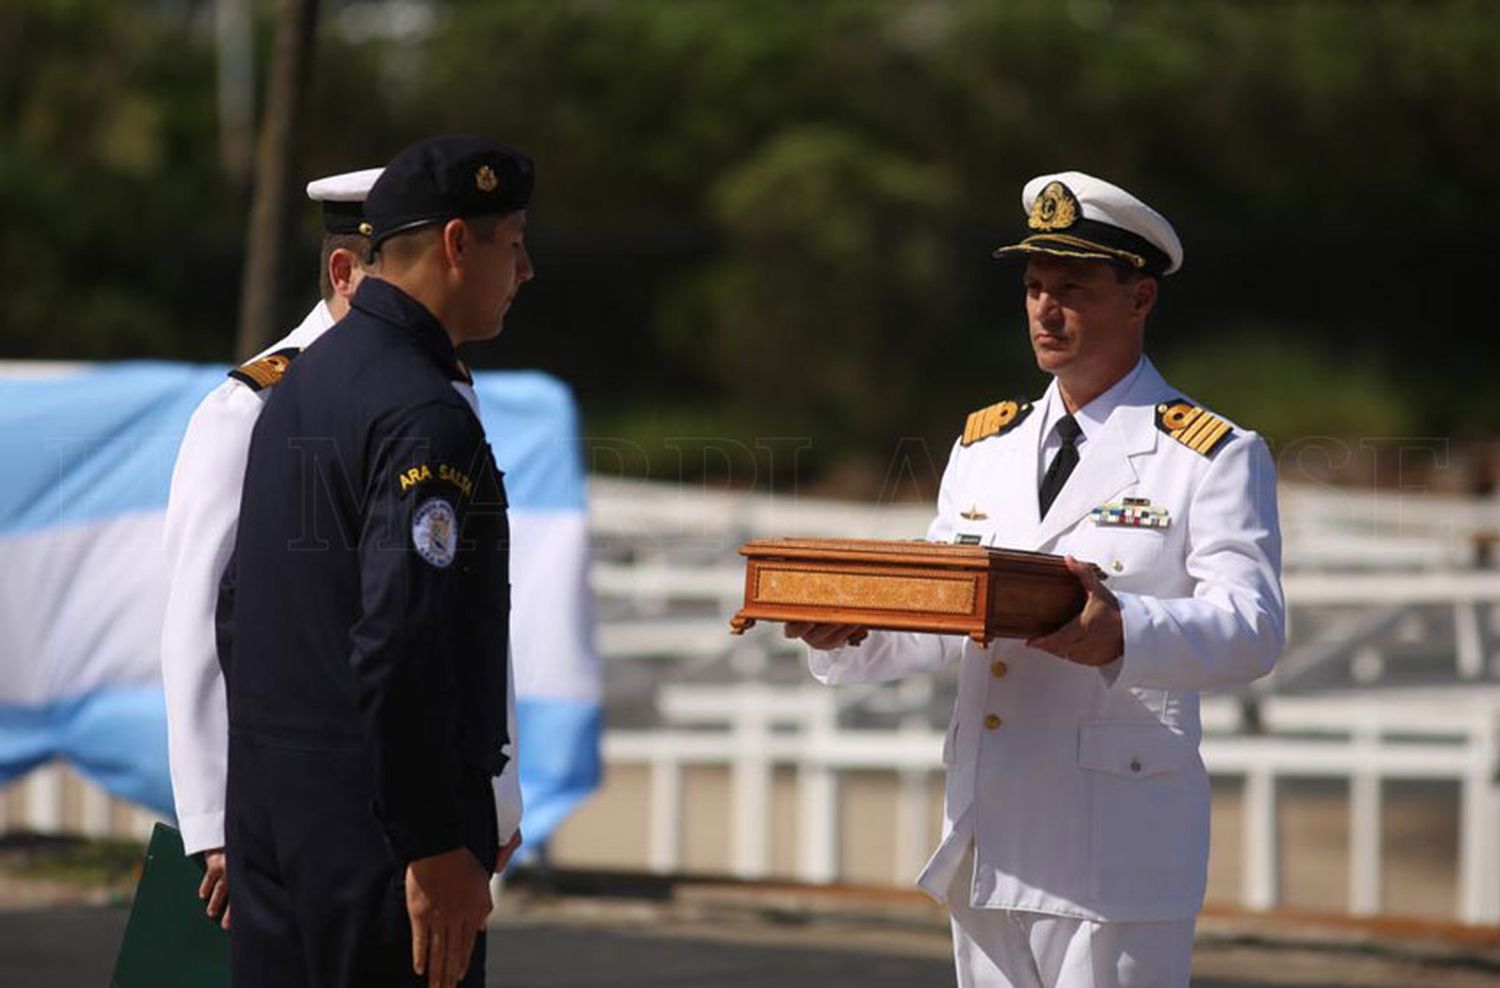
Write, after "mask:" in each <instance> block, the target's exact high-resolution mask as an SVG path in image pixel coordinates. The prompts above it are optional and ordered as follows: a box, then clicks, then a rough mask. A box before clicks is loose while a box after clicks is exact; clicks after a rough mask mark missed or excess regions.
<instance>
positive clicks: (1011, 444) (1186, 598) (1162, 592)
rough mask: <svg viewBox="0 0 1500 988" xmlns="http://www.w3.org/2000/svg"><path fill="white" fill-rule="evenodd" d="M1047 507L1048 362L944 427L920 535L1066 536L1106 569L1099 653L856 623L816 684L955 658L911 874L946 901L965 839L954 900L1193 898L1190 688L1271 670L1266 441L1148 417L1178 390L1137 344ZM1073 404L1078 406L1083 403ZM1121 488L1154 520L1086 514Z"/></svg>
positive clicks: (1057, 541)
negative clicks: (1112, 657)
mask: <svg viewBox="0 0 1500 988" xmlns="http://www.w3.org/2000/svg"><path fill="white" fill-rule="evenodd" d="M1122 383H1123V384H1124V387H1123V388H1122V390H1121V392H1120V393H1117V394H1116V395H1114V396H1113V399H1114V401H1115V402H1117V403H1116V404H1115V405H1114V407H1113V408H1112V409H1111V410H1109V411H1108V415H1107V418H1104V420H1103V421H1102V423H1101V424H1098V425H1096V426H1095V427H1094V429H1093V434H1091V435H1090V434H1089V433H1088V430H1087V426H1086V431H1085V435H1086V436H1087V441H1086V442H1085V443H1084V444H1082V445H1081V446H1080V448H1079V452H1080V459H1079V463H1078V465H1077V467H1076V468H1075V469H1074V471H1073V473H1072V476H1071V477H1070V478H1069V479H1068V481H1067V483H1066V485H1065V486H1064V487H1063V489H1062V491H1061V493H1060V494H1059V495H1058V497H1057V500H1056V501H1055V502H1054V503H1053V505H1052V507H1051V509H1050V510H1049V511H1048V513H1047V516H1046V518H1045V519H1044V520H1043V519H1039V517H1038V515H1039V508H1038V503H1037V487H1038V478H1039V476H1040V474H1039V462H1040V460H1039V452H1040V450H1041V449H1042V443H1043V435H1042V428H1043V423H1044V422H1048V421H1055V420H1056V418H1058V417H1060V415H1061V412H1060V411H1059V412H1058V413H1056V414H1051V415H1049V410H1050V409H1051V408H1052V407H1053V405H1054V404H1055V405H1057V406H1058V407H1059V408H1060V406H1061V398H1060V396H1059V395H1058V393H1057V385H1056V383H1055V382H1054V383H1053V384H1052V386H1051V387H1049V388H1048V391H1047V393H1046V395H1045V396H1044V397H1043V398H1042V399H1041V400H1039V401H1038V402H1036V403H1035V405H1034V406H1032V407H1030V409H1029V411H1028V414H1026V416H1025V417H1024V418H1021V419H1019V420H1018V421H1017V422H1016V424H1015V425H1014V426H1013V427H1012V428H1010V429H1009V430H1008V431H1005V432H1002V433H1000V434H998V435H994V436H992V437H991V438H988V439H982V440H980V441H977V442H973V443H971V444H970V445H963V443H962V441H960V442H959V443H956V444H955V445H954V448H953V453H952V456H951V458H950V460H949V462H948V467H947V471H946V472H945V474H944V476H943V481H942V487H941V491H940V493H939V495H938V512H937V517H936V518H935V519H934V520H933V522H932V526H931V528H930V529H929V531H928V536H927V537H928V539H929V540H931V541H934V542H953V541H955V540H956V538H957V536H959V535H960V534H964V535H979V536H980V538H981V541H982V542H983V543H984V544H986V545H995V546H1002V547H1007V548H1014V549H1028V550H1037V551H1042V552H1049V553H1056V554H1059V555H1061V554H1068V555H1072V556H1074V557H1076V558H1078V559H1080V560H1083V561H1088V562H1093V563H1096V564H1098V566H1099V567H1100V568H1101V569H1102V570H1103V571H1104V572H1105V573H1106V574H1108V580H1107V581H1106V584H1105V585H1106V586H1107V587H1109V588H1110V589H1111V590H1112V591H1113V592H1114V593H1115V595H1116V596H1117V597H1118V598H1119V600H1120V605H1121V617H1122V619H1123V623H1124V639H1125V647H1124V653H1123V655H1122V657H1121V659H1120V660H1118V661H1117V662H1116V663H1113V664H1112V665H1111V666H1108V667H1105V668H1104V669H1095V668H1090V667H1086V666H1081V665H1077V664H1075V663H1071V662H1068V661H1066V660H1064V659H1061V658H1058V657H1057V656H1054V655H1051V654H1048V653H1046V652H1042V651H1039V650H1036V649H1029V648H1027V647H1026V646H1025V645H1024V644H1023V643H1022V642H1021V641H1019V640H1014V639H999V640H997V641H995V642H992V643H991V644H990V646H989V647H981V646H979V645H977V644H975V643H974V642H972V641H971V640H969V639H967V638H958V637H953V636H942V635H927V634H913V633H901V632H872V633H871V634H870V636H869V637H868V638H867V639H866V640H865V641H864V642H863V643H862V644H860V645H857V646H845V647H842V648H838V649H834V650H831V651H826V652H820V651H813V652H812V653H811V656H810V659H809V664H810V666H811V670H812V672H813V674H814V676H816V677H817V678H818V679H819V680H820V681H822V682H824V683H830V684H837V683H852V682H880V681H885V680H890V679H895V678H897V677H900V676H905V675H909V674H911V673H919V672H928V671H931V670H933V669H936V668H938V667H939V666H941V665H942V664H943V663H945V662H947V661H950V660H958V661H959V663H960V668H959V689H958V699H957V702H956V704H955V707H954V711H953V720H952V724H951V726H950V727H949V729H948V735H947V739H946V743H945V745H944V751H943V761H944V765H945V767H946V769H947V785H946V791H945V811H944V825H943V840H942V842H941V844H940V846H939V847H938V849H937V851H936V853H935V854H934V855H933V857H932V859H931V861H930V862H929V863H928V865H927V867H926V868H925V869H924V870H923V873H922V875H921V876H920V878H919V879H918V884H919V885H921V887H922V888H923V889H925V890H926V891H927V892H928V893H929V894H931V895H932V896H933V897H934V898H937V899H938V900H939V901H943V900H944V899H945V897H946V895H947V892H948V889H949V886H950V885H951V884H952V882H953V880H954V878H955V873H956V871H957V869H958V867H959V862H960V861H961V860H962V858H963V857H964V853H965V852H966V851H967V850H968V848H969V846H970V845H971V844H972V845H973V846H974V850H975V854H974V861H975V864H974V872H973V879H972V886H971V888H970V904H971V905H973V906H975V907H978V908H994V909H1014V910H1027V911H1035V912H1042V913H1051V914H1054V915H1060V916H1071V917H1076V918H1080V919H1087V920H1093V921H1104V922H1108V921H1157V920H1172V919H1182V918H1191V917H1193V916H1194V915H1196V913H1197V912H1198V910H1199V908H1200V907H1201V905H1202V902H1203V892H1204V885H1205V882H1206V875H1207V859H1208V816H1209V791H1208V777H1207V773H1206V772H1205V770H1204V767H1203V762H1202V760H1201V758H1200V757H1199V754H1198V742H1199V740H1200V738H1201V735H1202V729H1201V726H1200V722H1199V716H1198V691H1199V690H1203V689H1211V688H1219V687H1228V686H1236V685H1239V684H1243V683H1248V682H1250V681H1251V680H1254V679H1256V678H1258V677H1260V676H1263V675H1265V674H1266V673H1267V672H1268V671H1270V669H1271V667H1272V665H1273V664H1274V663H1275V661H1276V659H1277V657H1278V656H1279V654H1280V652H1281V648H1282V644H1283V641H1284V636H1285V603H1284V600H1283V597H1282V591H1281V583H1280V570H1281V537H1280V529H1279V525H1278V521H1277V510H1276V479H1275V469H1274V466H1273V464H1272V461H1271V457H1270V453H1269V451H1268V449H1267V447H1266V444H1265V443H1264V441H1263V440H1261V438H1260V437H1259V436H1257V435H1256V434H1254V433H1253V432H1245V431H1241V430H1239V429H1234V431H1233V432H1232V434H1231V435H1230V436H1229V437H1228V438H1227V439H1226V440H1224V441H1222V442H1221V443H1220V445H1219V446H1218V447H1217V448H1216V449H1214V450H1213V452H1212V453H1211V455H1204V454H1202V453H1199V452H1196V451H1194V449H1192V448H1190V447H1189V446H1188V445H1185V444H1184V443H1183V442H1179V441H1178V440H1177V439H1175V438H1173V436H1171V435H1169V434H1168V433H1167V432H1165V431H1164V430H1163V429H1162V428H1160V427H1158V424H1157V412H1158V406H1161V405H1163V404H1164V403H1169V402H1173V401H1174V400H1187V399H1182V398H1181V392H1179V391H1177V390H1175V389H1173V388H1172V387H1170V386H1169V385H1168V384H1167V382H1166V381H1164V380H1163V379H1162V377H1161V375H1160V374H1159V373H1158V372H1157V371H1156V369H1155V367H1153V366H1152V365H1151V363H1150V361H1149V360H1146V359H1145V358H1142V361H1141V363H1140V364H1139V365H1138V366H1137V368H1136V369H1135V371H1133V372H1132V374H1131V375H1129V376H1128V379H1127V380H1126V381H1125V382H1122ZM1089 410H1090V409H1089V408H1088V407H1085V408H1084V409H1080V413H1079V414H1080V416H1085V415H1086V414H1087V412H1088V411H1089ZM1125 497H1132V498H1147V499H1149V501H1150V504H1151V506H1152V507H1154V508H1164V509H1166V511H1167V517H1168V524H1167V525H1166V526H1165V527H1129V526H1125V525H1118V524H1116V525H1111V524H1101V523H1100V522H1099V521H1097V520H1095V519H1094V518H1092V517H1091V514H1090V513H1091V510H1092V509H1093V508H1095V507H1098V506H1102V505H1104V504H1106V503H1111V502H1115V503H1117V502H1120V501H1121V499H1123V498H1125Z"/></svg>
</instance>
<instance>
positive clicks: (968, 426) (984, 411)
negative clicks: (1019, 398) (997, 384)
mask: <svg viewBox="0 0 1500 988" xmlns="http://www.w3.org/2000/svg"><path fill="white" fill-rule="evenodd" d="M1030 413H1031V402H1029V401H1026V402H1019V403H1018V402H1014V401H997V402H996V403H995V404H993V405H989V406H987V407H985V408H981V409H980V410H979V411H977V412H973V413H971V414H970V415H969V419H968V421H967V422H965V423H964V437H963V445H965V446H972V445H973V444H974V443H977V442H979V440H981V439H988V438H990V437H991V436H998V435H1001V434H1003V433H1006V432H1009V431H1010V430H1011V429H1014V428H1015V427H1016V426H1018V425H1020V424H1021V421H1022V420H1023V419H1024V418H1026V416H1027V415H1029V414H1030Z"/></svg>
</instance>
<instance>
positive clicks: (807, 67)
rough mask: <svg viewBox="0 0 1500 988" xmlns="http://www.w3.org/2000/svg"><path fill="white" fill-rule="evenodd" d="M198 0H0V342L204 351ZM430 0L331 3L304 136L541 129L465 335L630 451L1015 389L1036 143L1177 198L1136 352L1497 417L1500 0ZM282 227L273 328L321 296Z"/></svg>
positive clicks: (215, 230) (847, 441)
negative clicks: (530, 195) (1177, 244)
mask: <svg viewBox="0 0 1500 988" xmlns="http://www.w3.org/2000/svg"><path fill="white" fill-rule="evenodd" d="M209 8H210V5H208V4H205V3H188V2H179V3H158V4H148V5H139V4H134V3H127V2H125V0H118V2H111V0H11V2H10V3H8V4H7V5H6V6H5V7H4V9H3V10H0V210H3V217H4V218H3V220H0V263H3V264H4V270H5V272H6V274H7V280H6V288H5V291H4V292H3V293H0V355H4V356H7V357H95V358H110V357H121V356H143V355H152V356H162V357H174V358H183V357H185V358H192V359H224V358H226V357H227V355H228V353H229V351H230V347H231V341H232V335H233V333H232V331H233V326H232V325H231V322H232V320H233V318H234V313H235V311H236V304H235V303H236V300H235V298H234V293H235V292H236V291H237V290H238V288H237V286H238V278H239V271H238V265H239V263H240V251H241V241H242V237H243V224H244V219H245V217H244V212H245V208H246V200H245V198H244V190H243V189H239V188H235V187H234V186H233V184H232V183H231V182H229V180H228V179H226V178H225V177H223V176H222V175H221V174H220V172H219V170H218V168H219V166H218V163H217V153H216V146H215V141H216V129H215V128H216V121H215V119H214V112H215V111H214V105H215V104H214V93H213V86H214V52H213V48H212V37H211V33H210V32H209V31H208V29H207V27H206V26H205V24H206V22H207V21H208V20H209V17H208V14H209V13H211V11H210V9H209ZM267 9H268V7H264V6H263V7H262V13H264V12H265V10H267ZM431 10H432V11H433V12H434V14H435V16H434V17H433V19H432V20H431V22H430V25H429V26H428V27H427V28H425V29H422V30H418V31H416V32H415V33H409V34H406V35H400V34H397V35H394V36H393V35H391V34H390V33H388V32H387V33H381V32H379V31H363V30H361V31H352V30H349V27H350V25H351V23H353V24H356V25H358V24H360V23H361V22H362V20H363V19H368V20H369V21H370V22H372V23H373V22H375V21H376V20H377V19H378V17H377V15H379V11H380V5H378V4H363V5H356V4H340V3H336V2H331V0H325V10H324V19H323V27H322V34H321V37H320V41H319V54H318V61H317V65H316V68H315V72H314V90H313V92H312V93H311V94H310V96H311V99H310V102H309V110H308V119H309V120H310V121H311V122H312V126H311V128H310V130H309V132H308V133H307V134H306V135H305V140H304V149H303V153H302V158H301V163H300V168H299V171H300V173H301V174H303V175H306V176H308V177H313V176H315V175H317V174H322V173H326V172H329V171H335V170H343V169H346V168H356V167H363V166H366V165H369V164H374V163H378V162H380V161H381V160H384V159H385V158H387V157H389V156H390V154H392V153H393V152H394V151H396V150H397V149H399V148H400V147H401V146H402V145H403V144H404V143H406V142H407V141H409V140H412V139H415V138H417V137H419V136H423V135H425V134H429V133H433V132H438V131H444V130H464V131H473V132H482V133H486V134H492V135H495V136H498V137H500V138H501V139H503V140H507V141H509V142H511V143H514V144H516V145H517V146H519V147H522V148H525V149H526V150H528V151H529V152H531V153H532V154H533V155H534V156H535V157H536V159H537V162H538V168H539V174H540V181H539V189H538V197H537V201H536V204H535V208H534V210H533V238H532V239H533V245H534V252H535V254H536V260H537V265H538V269H539V272H540V276H539V278H538V280H537V281H536V282H535V283H534V284H533V285H531V286H529V287H528V289H527V291H526V292H525V293H523V295H522V297H521V299H520V302H519V303H518V306H517V308H516V310H515V311H514V312H513V314H512V317H511V319H510V320H509V326H508V328H507V332H506V335H505V337H504V338H503V339H502V340H501V341H500V342H498V343H496V344H490V345H486V346H485V347H483V348H481V349H480V350H479V352H478V353H476V355H475V356H476V363H478V364H479V365H481V366H485V365H491V366H494V365H499V364H505V365H511V366H518V365H526V366H542V367H545V368H546V369H549V370H552V371H554V372H556V373H558V374H560V375H562V376H563V377H565V378H567V379H569V380H570V381H572V382H573V383H574V384H575V386H576V387H577V388H578V391H579V394H580V397H581V399H582V401H583V403H584V407H585V411H586V413H587V414H588V424H589V428H590V430H591V431H593V432H595V433H596V434H611V435H621V436H629V437H631V438H634V439H636V440H638V441H642V442H643V445H647V446H648V458H649V456H650V454H649V443H647V442H645V441H646V440H649V439H651V438H653V437H655V438H658V439H659V438H661V437H662V436H666V435H677V436H682V435H696V436H700V437H702V436H717V435H726V436H731V437H736V438H738V439H742V440H744V441H745V442H746V443H747V445H753V443H752V442H751V440H752V439H753V437H754V436H757V435H781V436H786V435H805V436H809V437H812V438H813V439H814V440H815V445H814V447H813V448H812V449H811V450H809V451H808V454H807V455H806V456H805V457H804V462H805V464H806V465H808V466H809V467H811V468H813V469H817V468H819V467H820V466H821V467H827V466H829V465H830V464H831V463H832V462H834V461H836V460H845V459H849V458H856V459H857V458H858V456H859V455H863V456H864V457H865V458H866V459H868V460H869V461H870V462H872V463H874V464H877V465H878V464H879V463H880V462H881V457H882V456H888V455H889V450H890V448H891V444H892V443H893V441H894V439H895V438H896V437H898V436H923V437H927V438H928V439H929V440H930V441H931V443H932V446H933V448H934V449H937V450H942V449H946V446H947V443H948V442H949V440H950V437H951V435H952V434H953V433H954V432H955V431H956V430H957V429H958V427H959V424H960V423H961V422H962V420H963V415H964V414H965V413H966V412H967V411H968V410H970V409H971V408H973V407H977V406H978V405H980V404H983V403H986V402H988V401H991V400H994V399H995V398H996V397H1000V396H1004V395H1008V394H1034V393H1036V392H1038V391H1039V390H1040V388H1041V387H1042V385H1043V383H1044V382H1043V380H1042V379H1041V378H1040V376H1039V375H1038V374H1037V372H1036V370H1035V367H1034V365H1033V364H1032V362H1031V359H1030V355H1029V349H1028V347H1027V345H1026V342H1025V339H1024V334H1023V329H1024V327H1023V321H1022V315H1021V305H1020V293H1019V278H1018V276H1017V275H1016V273H1015V272H1014V271H1013V270H1011V269H1006V268H999V267H997V266H996V265H995V264H994V263H993V262H992V261H991V260H990V259H989V251H990V250H991V249H992V248H993V247H994V246H995V245H996V244H998V243H1000V242H1001V241H1003V240H1006V239H1007V238H1009V237H1011V236H1013V235H1014V234H1016V233H1017V232H1018V231H1019V229H1020V228H1021V224H1022V221H1023V218H1022V216H1021V213H1020V207H1019V191H1020V186H1021V184H1022V183H1023V182H1024V181H1025V180H1026V178H1028V177H1030V176H1031V175H1033V174H1037V173H1039V172H1042V171H1050V170H1060V169H1065V168H1078V169H1082V170H1085V171H1091V172H1094V173H1096V174H1100V175H1103V176H1105V177H1108V178H1110V179H1112V180H1114V181H1116V182H1118V183H1120V184H1122V185H1124V186H1126V187H1127V188H1130V189H1132V190H1133V191H1137V192H1138V193H1139V194H1140V195H1141V196H1142V197H1143V198H1145V199H1147V200H1148V201H1150V202H1152V203H1153V204H1154V205H1156V206H1158V207H1159V208H1160V209H1162V210H1163V212H1165V213H1166V214H1167V215H1169V216H1170V217H1171V218H1172V219H1173V221H1174V223H1175V224H1176V225H1177V227H1178V229H1179V231H1180V232H1181V233H1182V236H1183V240H1184V242H1185V244H1186V246H1187V263H1186V264H1185V266H1184V269H1183V272H1182V273H1181V274H1180V275H1177V276H1174V277H1173V278H1172V279H1170V280H1169V281H1168V282H1167V283H1166V285H1165V291H1164V296H1163V303H1162V306H1161V308H1160V310H1159V313H1158V316H1157V317H1156V318H1155V319H1154V321H1153V326H1152V327H1151V330H1150V347H1151V350H1152V352H1153V354H1154V355H1156V356H1157V357H1158V358H1159V360H1158V362H1159V363H1160V364H1162V365H1163V367H1164V368H1166V369H1168V370H1169V371H1174V372H1175V373H1176V374H1177V377H1178V379H1179V383H1180V384H1181V385H1182V386H1183V387H1184V388H1186V389H1188V390H1189V391H1190V392H1191V393H1192V394H1194V395H1196V396H1197V397H1198V398H1200V399H1202V400H1204V401H1206V402H1209V403H1211V404H1213V405H1214V406H1215V407H1216V409H1218V410H1220V411H1222V412H1223V413H1224V414H1226V415H1229V416H1230V417H1233V418H1236V419H1240V420H1243V421H1244V422H1245V423H1246V424H1249V425H1253V426H1256V427H1259V428H1261V429H1262V430H1263V431H1265V432H1267V433H1268V434H1270V435H1272V436H1273V437H1275V438H1278V439H1290V438H1293V437H1295V436H1297V435H1300V434H1305V433H1319V434H1336V435H1349V436H1354V435H1371V434H1374V435H1385V436H1389V435H1397V434H1404V433H1408V432H1410V433H1420V434H1424V435H1457V436H1465V435H1468V436H1475V435H1483V434H1486V433H1491V432H1493V431H1494V430H1495V429H1497V428H1500V389H1495V388H1493V387H1491V386H1490V384H1489V376H1490V368H1492V367H1494V366H1496V364H1497V358H1500V341H1497V340H1496V338H1495V336H1494V334H1492V333H1490V332H1489V330H1490V328H1491V325H1490V324H1491V316H1490V315H1489V312H1488V308H1487V306H1486V305H1485V303H1484V298H1485V297H1486V296H1487V289H1485V287H1484V286H1486V285H1488V284H1489V283H1490V282H1491V280H1492V278H1493V274H1492V272H1493V269H1494V268H1495V267H1496V262H1497V261H1500V252H1497V250H1496V248H1495V247H1494V235H1493V233H1492V230H1493V228H1494V227H1495V226H1496V224H1497V220H1500V169H1496V167H1495V162H1496V161H1500V44H1497V43H1496V41H1497V39H1500V6H1497V5H1494V4H1491V3H1487V2H1484V0H1441V2H1430V3H1421V4H1417V3H1407V2H1400V0H1384V2H1380V0H1285V2H1280V3H1275V4H1266V3H1257V2H1249V0H1246V2H1228V0H1206V2H1201V3H1193V4H1183V3H1175V2H1166V0H1158V2H1149V0H1140V2H1132V3H1122V2H1111V0H1068V2H1050V0H1012V2H998V0H997V2H981V0H900V2H896V0H887V2H881V0H821V2H819V0H754V2H747V0H508V2H494V3H483V4H479V3H457V2H453V3H434V4H432V5H431ZM262 47H263V46H262ZM305 224H306V226H305V229H306V234H307V236H306V237H305V238H304V239H305V242H304V243H301V244H299V245H298V251H299V254H298V260H297V262H296V268H295V270H294V271H293V272H292V274H293V275H294V276H295V282H294V284H293V285H292V286H291V289H290V291H289V294H288V297H287V298H286V299H283V300H281V305H282V310H283V312H284V314H285V319H286V321H287V323H288V325H290V324H291V322H292V321H293V320H294V319H295V318H296V317H297V316H299V315H300V313H301V312H302V311H303V309H304V308H305V306H306V305H307V304H308V303H309V302H310V301H311V299H312V297H313V293H314V291H315V288H314V284H315V279H314V275H315V272H314V270H313V265H312V261H313V253H312V249H313V234H314V232H315V229H316V227H315V218H314V216H313V215H312V212H311V210H306V211H305ZM939 459H940V457H939ZM877 469H878V466H877ZM876 479H877V480H878V478H876Z"/></svg>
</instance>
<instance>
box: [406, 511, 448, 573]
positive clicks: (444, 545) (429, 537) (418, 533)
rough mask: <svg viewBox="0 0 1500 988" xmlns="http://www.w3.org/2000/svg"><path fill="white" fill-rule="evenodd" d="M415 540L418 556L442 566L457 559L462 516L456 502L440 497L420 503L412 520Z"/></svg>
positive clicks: (441, 567) (413, 538) (413, 540)
mask: <svg viewBox="0 0 1500 988" xmlns="http://www.w3.org/2000/svg"><path fill="white" fill-rule="evenodd" d="M411 542H412V545H413V546H415V547H416V550H417V555H419V556H421V557H422V558H423V559H425V560H427V561H428V562H429V563H431V564H432V565H434V566H436V567H437V568H438V569H443V568H444V567H447V566H448V565H450V564H451V563H452V562H453V555H454V553H455V552H456V551H457V550H458V518H457V517H456V516H455V515H454V514H453V505H451V504H449V503H448V502H447V501H445V500H443V499H442V498H440V497H430V498H428V499H427V500H425V501H423V502H422V503H421V504H419V505H417V513H416V514H414V515H412V519H411Z"/></svg>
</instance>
